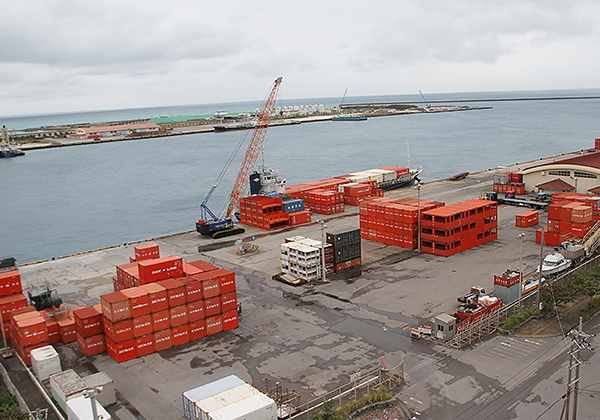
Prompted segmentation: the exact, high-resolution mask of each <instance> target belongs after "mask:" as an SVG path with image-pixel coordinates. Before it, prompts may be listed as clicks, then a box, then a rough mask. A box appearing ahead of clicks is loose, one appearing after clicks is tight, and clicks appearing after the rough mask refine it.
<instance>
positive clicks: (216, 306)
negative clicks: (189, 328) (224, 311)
mask: <svg viewBox="0 0 600 420" xmlns="http://www.w3.org/2000/svg"><path fill="white" fill-rule="evenodd" d="M204 313H205V314H206V317H207V318H208V317H211V316H214V315H218V314H220V313H221V297H220V296H215V297H212V298H209V299H204Z"/></svg>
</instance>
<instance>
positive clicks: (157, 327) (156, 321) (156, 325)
mask: <svg viewBox="0 0 600 420" xmlns="http://www.w3.org/2000/svg"><path fill="white" fill-rule="evenodd" d="M169 328H171V319H170V318H169V310H168V309H165V310H164V311H159V312H152V331H154V332H157V331H162V330H166V329H169Z"/></svg>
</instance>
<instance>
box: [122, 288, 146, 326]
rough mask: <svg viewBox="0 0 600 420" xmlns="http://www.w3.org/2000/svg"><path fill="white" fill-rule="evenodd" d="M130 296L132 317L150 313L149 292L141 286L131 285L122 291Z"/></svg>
mask: <svg viewBox="0 0 600 420" xmlns="http://www.w3.org/2000/svg"><path fill="white" fill-rule="evenodd" d="M121 293H123V294H124V295H125V296H127V297H128V298H129V307H130V308H131V317H132V318H137V317H138V316H142V315H147V314H149V313H150V298H149V297H148V292H146V291H145V290H144V289H141V288H139V287H131V288H129V289H124V290H122V291H121Z"/></svg>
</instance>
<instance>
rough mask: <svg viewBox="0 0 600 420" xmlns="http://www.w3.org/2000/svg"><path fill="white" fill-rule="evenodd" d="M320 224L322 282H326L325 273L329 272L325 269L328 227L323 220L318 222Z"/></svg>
mask: <svg viewBox="0 0 600 420" xmlns="http://www.w3.org/2000/svg"><path fill="white" fill-rule="evenodd" d="M318 222H319V223H320V224H321V280H322V281H323V282H326V281H327V278H326V276H325V273H326V271H327V270H326V268H325V228H326V227H327V225H326V224H325V222H324V221H322V220H318Z"/></svg>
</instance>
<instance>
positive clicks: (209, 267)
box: [188, 260, 217, 272]
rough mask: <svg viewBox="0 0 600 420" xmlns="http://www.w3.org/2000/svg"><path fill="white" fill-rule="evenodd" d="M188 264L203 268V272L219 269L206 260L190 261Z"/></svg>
mask: <svg viewBox="0 0 600 420" xmlns="http://www.w3.org/2000/svg"><path fill="white" fill-rule="evenodd" d="M188 265H191V266H192V267H196V268H198V269H200V270H202V271H203V272H206V271H212V270H216V269H217V267H215V266H214V265H212V264H209V263H207V262H204V261H202V260H198V261H192V262H188Z"/></svg>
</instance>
